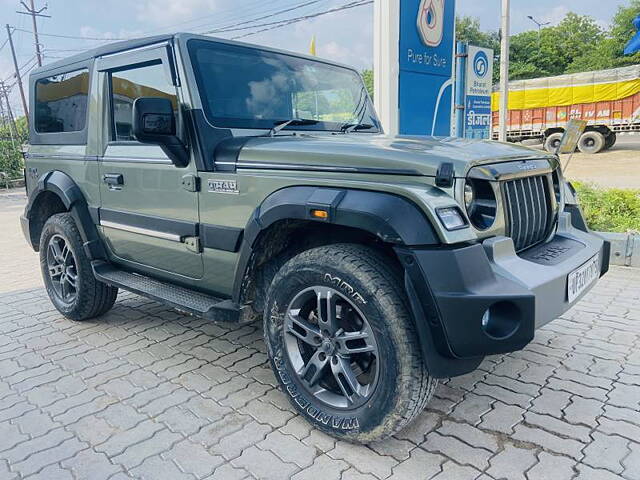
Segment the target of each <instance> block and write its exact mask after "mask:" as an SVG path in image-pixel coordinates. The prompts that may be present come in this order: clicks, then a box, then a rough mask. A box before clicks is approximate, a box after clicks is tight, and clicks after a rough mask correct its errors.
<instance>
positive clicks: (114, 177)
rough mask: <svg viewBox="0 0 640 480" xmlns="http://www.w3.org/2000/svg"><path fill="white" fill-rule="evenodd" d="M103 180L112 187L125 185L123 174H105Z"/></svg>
mask: <svg viewBox="0 0 640 480" xmlns="http://www.w3.org/2000/svg"><path fill="white" fill-rule="evenodd" d="M102 180H103V181H104V183H106V184H107V185H109V186H111V187H116V186H120V185H124V177H123V176H122V174H121V173H105V174H104V175H103V176H102Z"/></svg>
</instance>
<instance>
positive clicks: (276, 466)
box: [231, 447, 299, 480]
mask: <svg viewBox="0 0 640 480" xmlns="http://www.w3.org/2000/svg"><path fill="white" fill-rule="evenodd" d="M231 463H232V464H233V465H235V466H237V467H241V468H244V469H245V470H247V471H248V472H250V473H251V474H252V475H253V476H254V477H256V478H260V479H264V480H288V479H290V478H291V477H292V475H293V474H294V473H295V472H296V471H298V470H299V469H298V467H296V466H295V465H292V464H290V463H284V462H283V461H281V460H280V459H279V458H278V457H276V456H275V455H274V454H273V453H271V452H269V451H265V450H260V449H259V448H256V447H250V448H247V449H246V450H245V451H244V452H242V455H240V456H239V457H238V458H236V459H235V460H232V462H231Z"/></svg>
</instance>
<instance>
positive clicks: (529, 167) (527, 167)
mask: <svg viewBox="0 0 640 480" xmlns="http://www.w3.org/2000/svg"><path fill="white" fill-rule="evenodd" d="M518 168H519V169H520V170H524V171H528V170H535V169H536V166H535V165H534V164H533V163H521V164H520V165H518Z"/></svg>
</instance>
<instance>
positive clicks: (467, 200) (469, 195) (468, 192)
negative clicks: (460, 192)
mask: <svg viewBox="0 0 640 480" xmlns="http://www.w3.org/2000/svg"><path fill="white" fill-rule="evenodd" d="M474 198H475V192H474V191H473V186H472V185H471V184H470V183H469V182H467V183H465V185H464V206H465V207H466V208H467V211H469V209H470V208H471V204H472V203H473V199H474Z"/></svg>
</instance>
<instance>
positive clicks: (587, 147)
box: [578, 130, 605, 154]
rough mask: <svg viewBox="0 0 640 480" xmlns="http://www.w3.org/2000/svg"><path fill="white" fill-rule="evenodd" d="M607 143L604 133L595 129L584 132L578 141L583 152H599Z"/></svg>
mask: <svg viewBox="0 0 640 480" xmlns="http://www.w3.org/2000/svg"><path fill="white" fill-rule="evenodd" d="M604 145H605V138H604V135H603V134H601V133H600V132H596V131H595V130H592V131H589V132H584V133H583V134H582V136H581V137H580V140H579V141H578V149H579V150H580V151H581V152H582V153H590V154H593V153H598V152H600V151H601V150H602V149H603V148H604Z"/></svg>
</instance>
